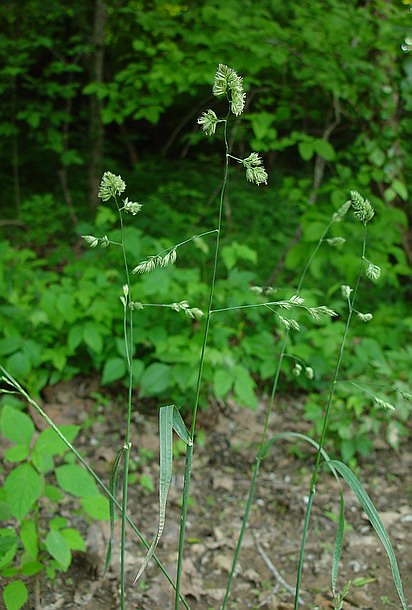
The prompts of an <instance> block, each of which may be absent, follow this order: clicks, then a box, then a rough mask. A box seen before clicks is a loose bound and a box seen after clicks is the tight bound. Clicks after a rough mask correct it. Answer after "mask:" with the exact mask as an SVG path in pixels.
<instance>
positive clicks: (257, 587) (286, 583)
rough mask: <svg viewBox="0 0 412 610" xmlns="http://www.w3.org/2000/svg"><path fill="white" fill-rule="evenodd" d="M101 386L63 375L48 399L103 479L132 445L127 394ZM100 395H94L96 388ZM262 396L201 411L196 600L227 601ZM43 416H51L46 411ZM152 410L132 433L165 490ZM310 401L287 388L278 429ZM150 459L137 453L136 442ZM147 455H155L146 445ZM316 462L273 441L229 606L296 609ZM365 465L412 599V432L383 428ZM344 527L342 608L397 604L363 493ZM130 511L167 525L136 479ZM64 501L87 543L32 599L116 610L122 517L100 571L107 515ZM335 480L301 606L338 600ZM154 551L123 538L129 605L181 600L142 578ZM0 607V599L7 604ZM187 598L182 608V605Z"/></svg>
mask: <svg viewBox="0 0 412 610" xmlns="http://www.w3.org/2000/svg"><path fill="white" fill-rule="evenodd" d="M96 390H98V387H97V385H96V383H95V382H93V381H91V380H87V381H82V380H75V381H73V382H70V383H64V384H59V385H58V386H55V387H54V388H50V389H49V391H47V392H46V393H45V404H44V408H45V410H46V412H48V414H49V415H50V417H51V418H52V419H53V420H55V421H56V423H71V424H73V423H79V424H81V425H82V432H81V434H80V435H79V437H78V439H77V441H76V446H77V447H78V449H79V450H80V452H81V453H82V454H83V455H85V456H87V459H88V460H89V462H90V464H91V465H92V466H93V467H94V468H95V469H96V471H97V472H98V474H99V475H100V476H102V477H103V478H104V479H105V480H106V481H107V480H108V478H109V473H110V468H111V463H112V461H113V459H114V456H115V455H116V452H117V450H118V448H119V447H120V446H121V445H122V442H123V441H122V437H123V433H122V430H123V427H124V412H123V410H122V408H121V406H120V405H119V401H118V400H105V399H104V397H103V396H102V397H101V399H100V401H99V400H97V402H96V398H92V394H93V392H95V391H96ZM94 396H96V395H94ZM266 402H267V401H266V399H265V398H264V397H263V398H262V400H261V401H260V404H259V407H258V410H257V411H256V412H252V411H250V410H245V409H242V408H241V407H239V406H237V405H234V404H231V403H229V404H226V405H217V404H212V405H211V406H210V408H209V409H208V411H207V412H204V413H201V416H200V428H201V430H202V434H201V435H200V437H199V440H200V441H201V442H199V443H198V444H197V445H196V448H195V458H194V468H193V474H192V487H191V506H190V508H189V514H188V523H187V542H186V547H185V549H186V552H185V560H184V575H183V587H182V589H183V591H182V592H183V593H184V595H185V596H186V599H187V602H188V604H189V606H190V608H191V609H192V610H212V609H213V610H218V609H219V608H220V607H221V602H222V599H223V596H224V592H225V586H226V582H227V577H228V573H229V571H230V568H231V563H232V559H233V553H234V549H235V545H236V542H237V538H238V534H239V531H240V527H241V522H242V517H243V514H244V510H245V505H246V500H247V496H248V491H249V485H250V480H251V475H252V468H253V465H254V461H255V454H256V447H257V445H258V442H259V439H260V434H261V430H262V426H263V421H264V414H265V406H266ZM38 425H39V426H41V425H42V423H41V422H38ZM157 425H158V424H157V415H156V408H155V407H153V408H146V409H145V412H144V413H141V414H138V415H135V416H134V420H133V430H132V432H133V434H132V438H133V439H135V441H134V444H133V446H134V449H135V458H136V459H137V461H136V470H135V473H136V475H137V477H140V476H141V475H147V476H148V477H149V478H150V477H152V478H153V481H154V484H155V487H157V484H156V482H157V477H158V471H159V468H158V465H157V464H158V462H157V460H158V434H157ZM308 429H309V424H308V423H307V422H305V421H304V419H303V407H302V399H300V398H299V397H290V396H289V397H287V396H285V397H283V398H282V399H280V400H279V401H278V403H277V404H276V407H275V409H274V411H273V414H272V416H271V418H270V435H274V434H276V433H278V432H281V431H286V430H292V431H295V432H302V433H305V432H307V431H308ZM142 449H143V450H144V451H143V454H144V455H146V456H147V455H150V452H153V457H152V458H150V457H149V458H146V459H143V460H142V459H140V460H139V459H138V457H137V456H138V452H139V451H141V450H142ZM178 449H179V445H178V444H177V454H178V455H177V456H176V459H175V463H174V477H173V482H172V488H171V490H170V493H169V499H168V510H167V518H166V527H165V531H164V534H163V537H162V539H161V541H160V544H159V547H158V552H157V554H158V556H159V558H160V559H161V561H162V562H163V563H164V565H165V566H166V568H167V569H168V571H169V573H170V575H171V576H173V574H174V572H175V569H176V568H175V564H176V557H177V547H178V534H179V522H180V511H179V502H180V497H181V491H182V482H183V476H182V473H183V468H184V456H183V455H179V452H178ZM148 452H149V453H148ZM313 463H314V453H313V451H312V450H311V448H309V446H308V447H305V446H303V445H302V444H299V445H298V444H293V445H292V444H291V443H290V442H286V441H282V442H280V443H279V444H277V445H274V446H273V447H272V450H271V452H270V454H269V455H268V456H267V458H266V459H265V460H264V462H263V463H262V466H261V471H260V475H259V479H258V484H257V488H256V493H255V501H254V505H253V508H252V510H251V514H250V519H249V525H248V529H247V532H246V535H245V539H244V544H243V547H242V551H241V555H240V560H239V564H238V569H237V573H236V577H235V578H234V580H233V584H232V589H231V595H230V601H229V603H228V609H230V610H235V609H238V610H246V609H249V608H251V609H258V608H262V609H263V610H288V609H292V608H293V595H292V592H291V591H292V589H293V587H294V586H295V578H296V568H297V563H298V556H299V547H300V536H301V532H302V523H303V516H304V511H305V506H306V502H307V498H308V491H309V482H310V478H311V471H312V467H313ZM357 475H358V477H359V478H360V479H361V481H362V482H363V484H364V485H365V487H366V489H367V491H368V493H369V494H370V496H371V498H372V500H373V502H374V504H375V506H376V508H377V509H378V511H379V513H380V516H381V518H382V521H383V522H384V524H385V526H386V528H387V530H388V533H389V536H390V539H391V541H392V544H393V547H394V549H395V552H396V555H397V559H398V563H399V568H400V572H401V575H402V580H403V585H404V590H405V596H406V599H407V600H409V603H410V604H411V605H410V606H409V607H411V608H412V551H411V549H412V447H411V445H410V444H407V443H405V444H404V445H403V446H402V447H401V449H400V450H399V452H398V453H395V452H394V451H392V450H389V449H388V448H387V447H386V446H385V445H384V444H383V443H382V442H381V441H380V440H379V439H377V440H376V443H375V448H374V452H373V454H372V455H371V456H370V457H368V459H364V460H362V461H361V462H360V463H359V469H358V470H357ZM343 489H344V496H345V516H346V520H347V528H346V531H345V538H344V549H343V554H342V561H341V567H340V573H339V580H338V582H339V586H340V587H343V585H344V584H345V583H346V582H347V581H349V580H350V581H352V586H351V588H350V591H349V594H348V595H347V597H346V601H345V602H344V605H343V608H344V609H346V610H352V609H355V608H356V609H363V610H366V609H369V608H370V609H374V610H383V609H390V608H400V607H401V606H400V602H399V598H398V596H397V592H396V589H395V586H394V584H393V582H392V578H391V570H390V565H389V561H388V558H387V556H386V554H385V551H384V549H383V547H382V545H381V543H380V542H379V540H378V538H377V536H376V535H375V533H374V531H373V528H372V527H371V526H370V524H369V521H368V519H367V517H366V515H365V514H364V513H363V511H362V509H361V508H360V507H359V504H358V502H357V500H356V497H355V496H354V494H353V493H352V492H351V491H350V490H349V488H347V487H345V484H344V483H343ZM128 506H129V514H130V516H131V517H132V518H133V520H134V523H135V524H136V526H137V527H138V528H139V530H140V531H141V532H142V534H143V535H144V536H145V537H146V539H147V540H148V541H149V542H151V541H152V539H153V537H154V535H155V533H156V529H157V518H158V517H157V515H158V498H157V491H156V489H155V490H154V491H153V492H150V490H148V489H147V485H146V487H142V485H141V484H139V483H138V482H135V483H133V484H132V485H131V486H130V490H129V501H128ZM76 508H77V505H75V503H74V500H71V499H68V500H67V502H66V504H65V505H64V506H63V509H62V510H63V513H64V516H66V517H67V518H68V519H69V521H70V522H71V523H72V524H73V525H74V526H75V527H78V528H79V529H81V531H82V532H83V535H84V536H85V538H86V540H87V547H88V550H87V553H76V554H75V557H74V560H73V563H72V565H71V567H70V569H69V571H68V572H67V573H65V574H63V573H60V574H59V575H58V576H57V578H56V579H55V580H54V581H47V580H45V579H38V580H37V581H36V580H35V579H33V580H31V581H29V582H28V586H29V587H30V590H31V596H30V600H29V603H28V604H27V605H26V608H32V609H34V610H40V609H41V610H58V609H59V608H62V609H69V608H70V609H72V610H75V609H82V610H111V609H120V596H119V583H120V567H119V559H118V558H119V527H120V524H119V521H118V522H117V524H116V542H115V548H114V551H113V556H112V561H111V566H110V568H109V571H108V573H107V574H106V576H105V577H104V578H103V567H104V560H105V553H106V546H107V541H108V537H109V526H108V524H107V523H105V522H98V523H97V522H91V521H90V522H88V521H87V520H86V519H84V518H81V517H80V516H79V513H78V512H76ZM338 511H339V490H338V485H337V483H336V481H335V480H334V478H333V477H332V476H331V475H330V474H328V473H327V472H326V471H325V472H324V473H323V474H322V476H321V479H320V482H319V484H318V486H317V490H316V496H315V502H314V506H313V510H312V519H311V526H310V535H309V538H308V541H307V546H306V559H305V564H304V573H303V581H302V604H301V607H302V608H311V609H316V608H318V609H319V610H326V609H329V608H333V607H334V605H333V602H332V598H331V591H330V590H331V586H330V582H331V564H332V552H333V545H334V537H335V533H336V519H337V515H338ZM144 554H145V553H144V548H143V547H142V545H141V544H139V543H138V540H137V537H136V535H135V534H134V533H133V532H132V531H130V533H129V536H128V541H127V549H126V579H127V604H126V607H127V609H128V610H132V609H133V610H161V609H162V610H167V609H173V608H174V605H173V590H172V588H171V587H170V585H169V583H168V582H167V581H166V580H165V578H164V576H163V575H162V573H161V572H160V571H159V569H158V568H157V566H156V564H155V563H154V562H152V563H151V564H150V565H149V567H148V569H147V571H146V572H145V573H144V575H143V576H142V578H141V580H140V581H139V582H138V583H137V584H136V585H133V580H134V577H135V576H136V573H137V571H138V569H139V566H140V565H141V562H142V560H143V557H144ZM0 604H1V602H0ZM181 607H182V608H183V605H182V606H181Z"/></svg>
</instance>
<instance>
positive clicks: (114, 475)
mask: <svg viewBox="0 0 412 610" xmlns="http://www.w3.org/2000/svg"><path fill="white" fill-rule="evenodd" d="M123 452H124V447H122V448H121V449H119V451H118V452H117V455H116V458H115V460H114V462H113V467H112V471H111V473H110V480H109V490H110V493H111V496H109V512H110V538H109V544H108V545H107V553H106V561H105V564H104V572H103V576H106V572H107V569H108V567H109V563H110V559H111V556H112V547H113V538H114V501H113V498H116V496H117V490H118V486H119V468H120V461H121V459H122V455H123Z"/></svg>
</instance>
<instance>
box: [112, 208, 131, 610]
mask: <svg viewBox="0 0 412 610" xmlns="http://www.w3.org/2000/svg"><path fill="white" fill-rule="evenodd" d="M115 202H116V206H117V210H118V212H119V220H120V232H121V247H122V252H123V261H124V269H125V274H126V285H127V295H126V294H125V295H124V299H125V301H124V309H123V327H124V344H125V350H126V356H127V364H128V372H129V382H128V386H129V387H128V399H127V417H126V435H125V443H124V449H125V453H124V463H123V497H122V531H121V544H120V604H121V610H125V587H126V584H125V548H126V527H127V492H128V481H129V458H130V447H131V442H130V429H131V418H132V396H133V366H132V363H133V311H132V310H131V309H130V308H129V307H128V303H129V301H130V299H131V285H130V275H129V265H128V262H127V255H126V250H125V246H124V243H125V240H124V226H123V216H122V212H121V210H120V208H119V205H118V203H117V199H116V197H115ZM128 315H129V318H128ZM128 319H129V332H127V321H128Z"/></svg>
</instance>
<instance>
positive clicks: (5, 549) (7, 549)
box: [0, 528, 18, 568]
mask: <svg viewBox="0 0 412 610" xmlns="http://www.w3.org/2000/svg"><path fill="white" fill-rule="evenodd" d="M17 541H18V538H17V535H16V532H15V531H14V530H13V529H11V528H3V529H0V568H4V567H5V566H7V565H9V564H10V563H11V562H12V561H13V558H14V556H15V554H16V551H17Z"/></svg>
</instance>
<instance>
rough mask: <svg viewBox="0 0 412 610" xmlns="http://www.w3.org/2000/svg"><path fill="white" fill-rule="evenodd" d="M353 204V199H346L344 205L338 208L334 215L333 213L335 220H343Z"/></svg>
mask: <svg viewBox="0 0 412 610" xmlns="http://www.w3.org/2000/svg"><path fill="white" fill-rule="evenodd" d="M351 205H352V202H351V200H349V201H345V203H344V204H343V205H341V206H340V208H339V209H338V210H336V212H334V213H333V215H332V220H333V222H341V221H342V220H343V218H344V216H345V215H346V213H347V212H348V210H349V209H350V206H351Z"/></svg>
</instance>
